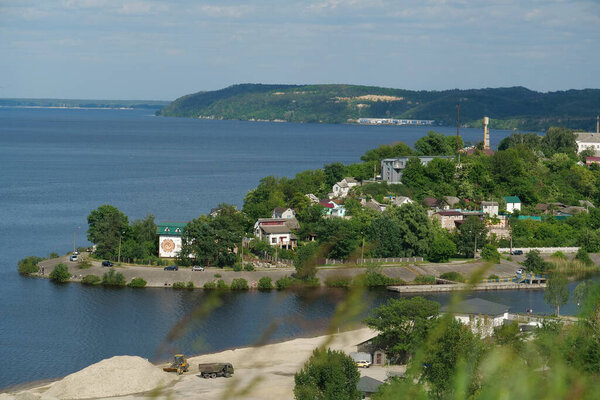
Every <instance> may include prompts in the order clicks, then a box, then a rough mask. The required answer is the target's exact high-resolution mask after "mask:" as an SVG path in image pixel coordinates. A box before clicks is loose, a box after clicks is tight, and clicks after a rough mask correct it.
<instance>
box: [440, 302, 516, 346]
mask: <svg viewBox="0 0 600 400" xmlns="http://www.w3.org/2000/svg"><path fill="white" fill-rule="evenodd" d="M440 310H441V311H442V312H445V313H450V314H452V315H454V318H456V319H457V320H458V321H460V322H461V323H463V324H464V325H467V326H468V327H469V328H471V330H472V331H473V333H474V334H476V335H479V336H481V337H489V336H492V335H493V334H494V328H496V327H499V326H502V324H503V323H504V320H507V319H508V310H509V307H508V306H505V305H504V304H498V303H493V302H491V301H487V300H483V299H479V298H473V299H468V300H464V301H461V302H460V303H458V304H456V305H455V306H444V307H442V308H441V309H440Z"/></svg>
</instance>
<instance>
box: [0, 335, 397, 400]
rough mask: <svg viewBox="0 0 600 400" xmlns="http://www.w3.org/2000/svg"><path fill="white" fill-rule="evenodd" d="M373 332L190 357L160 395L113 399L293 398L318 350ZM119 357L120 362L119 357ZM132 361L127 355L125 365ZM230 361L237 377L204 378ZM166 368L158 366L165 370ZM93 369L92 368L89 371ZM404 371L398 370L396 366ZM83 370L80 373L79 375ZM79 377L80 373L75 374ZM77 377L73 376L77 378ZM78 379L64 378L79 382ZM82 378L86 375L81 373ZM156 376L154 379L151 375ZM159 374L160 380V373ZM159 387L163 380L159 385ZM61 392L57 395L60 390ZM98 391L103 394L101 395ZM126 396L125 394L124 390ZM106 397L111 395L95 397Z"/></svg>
mask: <svg viewBox="0 0 600 400" xmlns="http://www.w3.org/2000/svg"><path fill="white" fill-rule="evenodd" d="M375 334H376V332H375V331H373V330H371V329H369V328H361V329H358V330H353V331H348V332H342V333H339V334H335V335H331V336H318V337H314V338H302V339H293V340H290V341H287V342H282V343H276V344H269V345H265V346H261V347H248V348H241V349H235V350H227V351H223V352H220V353H214V354H206V355H201V356H197V357H192V358H190V359H189V362H190V366H191V368H190V371H189V372H188V373H185V374H183V375H181V376H178V377H177V376H176V375H175V374H173V377H174V380H173V381H171V383H169V384H167V386H165V387H163V388H162V389H161V390H159V391H158V392H156V393H153V394H151V393H137V394H136V393H131V394H128V395H121V396H116V397H110V398H111V399H119V400H134V399H147V398H153V399H183V398H188V399H207V400H210V399H248V400H253V399H268V400H276V399H293V397H294V396H293V388H294V374H295V373H296V372H297V371H298V370H300V369H301V368H302V365H303V364H304V362H305V361H306V360H307V359H308V358H309V357H310V355H311V353H312V351H313V350H314V349H315V348H316V347H318V346H320V345H326V346H327V347H330V348H332V349H336V350H343V351H344V352H346V353H350V352H353V351H356V345H357V344H358V343H361V342H363V341H365V340H368V339H370V338H372V337H373V336H375ZM115 359H118V358H115ZM125 362H126V358H125V357H123V363H125ZM206 362H230V363H232V364H233V366H234V368H235V374H234V376H233V377H232V378H216V379H204V378H202V377H200V376H199V374H198V367H197V364H198V363H206ZM161 367H162V366H156V369H157V371H160V368H161ZM88 368H90V367H88ZM393 370H394V371H397V370H399V368H398V367H396V368H393ZM387 371H388V368H383V367H371V368H369V369H362V370H361V374H363V375H368V376H372V377H374V378H376V379H379V380H383V379H385V376H386V374H387ZM80 373H81V371H80V372H79V374H80ZM75 374H78V373H75ZM75 374H73V375H75ZM73 375H69V376H67V377H65V378H64V379H65V380H67V379H71V380H73V378H72V377H73ZM80 375H81V374H80ZM150 375H152V376H150ZM146 376H148V379H158V378H156V377H154V376H155V374H146ZM156 376H158V377H160V374H157V375H156ZM110 379H112V381H111V382H105V384H108V386H109V387H110V388H111V391H112V392H114V391H115V390H118V388H119V386H123V387H125V386H127V383H128V382H123V380H122V379H119V378H118V377H116V376H115V375H114V374H113V375H112V378H110ZM156 383H157V384H158V381H157V382H156ZM59 384H60V381H57V382H55V383H51V384H46V385H43V386H40V387H34V388H30V389H28V390H24V391H21V392H18V393H10V394H0V400H54V399H56V397H52V396H50V395H49V393H52V392H53V390H52V386H53V385H59ZM54 392H56V391H54ZM96 393H98V391H96ZM121 393H123V392H121ZM95 398H96V399H102V398H107V397H95Z"/></svg>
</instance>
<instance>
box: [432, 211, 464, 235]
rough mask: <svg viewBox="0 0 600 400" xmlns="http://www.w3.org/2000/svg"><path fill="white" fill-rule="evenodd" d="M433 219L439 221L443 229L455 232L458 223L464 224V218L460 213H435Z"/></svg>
mask: <svg viewBox="0 0 600 400" xmlns="http://www.w3.org/2000/svg"><path fill="white" fill-rule="evenodd" d="M431 219H434V220H437V221H439V222H440V225H441V226H442V228H444V229H447V230H449V231H453V230H454V229H456V227H457V225H458V221H460V222H462V220H463V219H464V216H463V213H462V212H460V211H456V210H445V211H438V212H435V213H433V215H432V216H431Z"/></svg>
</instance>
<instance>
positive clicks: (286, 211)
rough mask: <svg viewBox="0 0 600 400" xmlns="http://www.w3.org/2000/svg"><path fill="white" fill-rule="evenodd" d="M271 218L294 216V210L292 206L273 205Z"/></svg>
mask: <svg viewBox="0 0 600 400" xmlns="http://www.w3.org/2000/svg"><path fill="white" fill-rule="evenodd" d="M271 217H272V218H284V219H287V218H296V211H294V210H293V209H292V208H286V207H275V209H274V210H273V213H272V214H271Z"/></svg>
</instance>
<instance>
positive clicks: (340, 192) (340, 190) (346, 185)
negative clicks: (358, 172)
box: [331, 178, 359, 199]
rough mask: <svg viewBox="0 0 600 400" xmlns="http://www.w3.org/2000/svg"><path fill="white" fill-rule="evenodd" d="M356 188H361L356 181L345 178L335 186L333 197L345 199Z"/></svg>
mask: <svg viewBox="0 0 600 400" xmlns="http://www.w3.org/2000/svg"><path fill="white" fill-rule="evenodd" d="M356 186H359V183H358V181H357V180H356V179H354V178H344V179H342V180H341V181H340V182H337V183H336V184H335V185H333V189H332V190H333V192H332V193H331V194H332V196H331V197H338V198H342V199H343V198H344V197H346V196H348V193H350V189H352V188H353V187H356Z"/></svg>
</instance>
